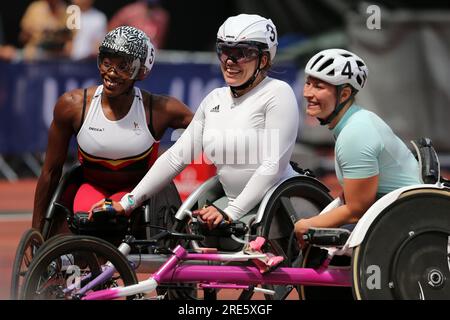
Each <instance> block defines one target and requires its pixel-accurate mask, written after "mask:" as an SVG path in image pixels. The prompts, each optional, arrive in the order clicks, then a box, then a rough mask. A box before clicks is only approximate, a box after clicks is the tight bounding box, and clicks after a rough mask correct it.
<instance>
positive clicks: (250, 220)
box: [176, 169, 332, 256]
mask: <svg viewBox="0 0 450 320" xmlns="http://www.w3.org/2000/svg"><path fill="white" fill-rule="evenodd" d="M300 170H301V169H300ZM301 172H302V174H300V173H299V174H296V175H293V176H291V177H287V178H285V179H283V180H281V181H279V182H278V183H277V184H276V185H275V186H273V187H272V188H271V189H270V190H269V191H268V192H267V193H266V194H265V196H264V197H263V199H262V201H261V202H260V204H259V205H258V206H257V207H255V208H254V209H252V210H251V211H250V212H249V213H248V214H247V215H245V216H244V217H242V218H241V219H240V221H243V222H244V223H245V224H246V225H247V227H248V228H247V232H246V233H245V234H244V235H240V236H236V235H235V236H234V237H230V235H229V232H228V231H227V230H225V231H224V232H222V233H221V232H220V231H216V232H208V231H205V232H204V234H203V235H205V236H206V238H205V241H203V242H199V243H197V245H198V246H199V247H214V248H216V249H218V250H219V251H225V252H236V251H239V250H241V249H242V247H243V246H244V244H245V243H246V242H248V241H250V240H253V238H255V237H257V236H263V237H264V238H266V239H267V240H268V242H269V243H271V244H272V245H273V247H276V249H274V251H277V253H282V254H283V255H284V256H286V255H287V250H288V246H289V239H290V237H291V235H292V233H293V228H294V223H295V222H296V221H298V220H299V219H302V218H307V217H311V216H314V215H317V214H318V213H319V212H320V211H321V210H322V209H323V208H324V207H325V206H326V205H327V204H328V203H330V202H331V200H332V197H331V196H330V194H329V190H328V188H327V187H326V186H324V185H323V184H322V183H321V182H320V181H318V180H317V179H315V178H314V177H313V176H312V175H311V174H310V173H305V172H306V171H301ZM224 198H225V193H224V191H223V188H222V186H221V184H220V182H219V179H218V177H217V176H215V177H212V178H210V179H209V180H207V181H206V182H204V183H203V184H202V185H201V186H200V187H199V188H197V189H196V190H195V191H194V192H193V193H192V194H191V195H190V196H189V197H188V199H187V200H186V201H185V202H184V203H183V204H182V206H181V207H180V209H179V210H178V212H177V214H176V219H177V221H178V222H179V225H182V224H181V221H184V222H185V223H188V220H189V217H188V216H187V214H186V211H190V210H195V209H198V208H201V207H203V206H204V205H205V204H206V203H207V202H208V201H209V202H212V203H214V204H215V205H216V206H218V207H220V208H221V209H224V207H225V206H226V205H227V203H228V202H227V201H225V204H224V201H223V199H224ZM225 199H226V198H225ZM188 229H189V228H188ZM194 229H195V228H194ZM188 231H190V232H192V231H193V230H188ZM291 241H292V240H291ZM195 245H196V244H195V242H194V246H195Z"/></svg>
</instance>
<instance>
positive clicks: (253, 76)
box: [230, 49, 262, 98]
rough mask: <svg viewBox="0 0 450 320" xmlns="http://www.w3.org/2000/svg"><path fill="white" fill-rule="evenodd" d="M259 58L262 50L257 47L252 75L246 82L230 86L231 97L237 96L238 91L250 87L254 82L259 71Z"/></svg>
mask: <svg viewBox="0 0 450 320" xmlns="http://www.w3.org/2000/svg"><path fill="white" fill-rule="evenodd" d="M261 60H262V50H261V49H259V55H258V64H257V66H256V69H255V71H254V72H253V75H252V76H251V77H250V79H248V80H247V81H246V82H244V83H243V84H241V85H240V86H234V87H232V86H230V90H231V93H232V94H233V97H235V98H237V97H239V92H238V91H242V90H244V89H247V88H248V87H250V86H251V85H252V84H253V82H255V80H256V77H258V74H259V72H260V71H261V68H260V67H259V66H260V65H261Z"/></svg>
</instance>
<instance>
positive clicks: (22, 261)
mask: <svg viewBox="0 0 450 320" xmlns="http://www.w3.org/2000/svg"><path fill="white" fill-rule="evenodd" d="M43 243H44V238H43V237H42V234H41V233H40V232H39V231H37V230H36V229H33V228H31V229H28V230H27V231H25V232H24V233H23V234H22V238H21V239H20V242H19V245H18V246H17V250H16V255H15V258H14V264H13V267H12V276H11V291H10V295H11V300H17V299H18V297H19V292H20V290H21V287H22V285H23V280H24V278H25V274H26V272H27V271H28V267H29V266H30V263H31V260H33V257H34V256H35V254H36V252H37V251H38V249H39V248H40V247H41V245H42V244H43Z"/></svg>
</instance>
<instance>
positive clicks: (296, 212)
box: [256, 176, 333, 299]
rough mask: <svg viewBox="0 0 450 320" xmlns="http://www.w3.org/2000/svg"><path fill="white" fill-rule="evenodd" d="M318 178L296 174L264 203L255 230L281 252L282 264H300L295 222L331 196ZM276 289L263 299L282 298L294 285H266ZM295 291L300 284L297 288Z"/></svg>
mask: <svg viewBox="0 0 450 320" xmlns="http://www.w3.org/2000/svg"><path fill="white" fill-rule="evenodd" d="M328 191H329V190H328V189H327V188H326V187H325V186H324V185H323V184H321V183H320V182H319V181H318V180H316V179H313V178H311V177H308V176H298V177H294V178H291V179H289V180H287V181H285V182H284V183H282V184H281V185H280V186H279V187H278V188H277V189H276V190H275V192H274V193H273V194H272V196H271V197H270V199H269V202H268V203H267V206H266V209H265V214H264V217H263V219H262V221H261V223H260V224H259V226H257V229H256V234H257V235H260V236H263V237H265V238H266V239H267V240H268V242H269V246H270V248H271V251H272V252H273V253H274V254H276V255H281V256H284V258H285V262H284V266H291V267H299V266H300V262H301V261H299V259H295V258H296V257H298V256H299V253H300V252H299V248H298V246H297V241H295V238H294V237H293V234H292V233H293V230H294V223H295V222H296V221H298V220H299V219H302V218H308V217H312V216H314V215H317V214H318V213H319V212H320V211H321V210H322V209H323V208H325V207H326V206H327V205H328V204H329V203H330V202H331V201H332V200H333V198H332V197H331V195H330V194H329V193H328ZM265 288H267V289H272V290H274V291H275V295H266V296H265V297H266V299H284V298H286V297H287V296H288V295H289V294H290V292H291V291H292V289H293V288H294V287H293V286H265ZM296 289H297V291H298V292H300V291H299V288H296Z"/></svg>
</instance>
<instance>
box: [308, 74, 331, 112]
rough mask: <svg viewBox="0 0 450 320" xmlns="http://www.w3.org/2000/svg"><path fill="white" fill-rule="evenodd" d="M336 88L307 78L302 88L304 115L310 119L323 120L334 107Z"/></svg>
mask: <svg viewBox="0 0 450 320" xmlns="http://www.w3.org/2000/svg"><path fill="white" fill-rule="evenodd" d="M336 94H337V90H336V86H334V85H332V84H329V83H327V82H324V81H322V80H319V79H317V78H314V77H311V76H308V77H307V78H306V80H305V86H304V87H303V96H304V97H305V99H306V102H307V105H306V114H308V115H309V116H311V117H316V118H321V119H325V118H327V117H328V116H329V115H330V114H331V113H332V112H333V111H334V108H335V106H336Z"/></svg>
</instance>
